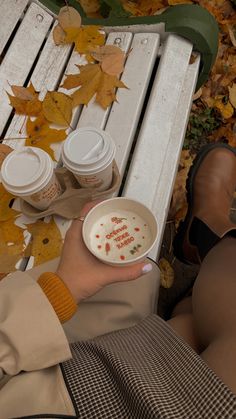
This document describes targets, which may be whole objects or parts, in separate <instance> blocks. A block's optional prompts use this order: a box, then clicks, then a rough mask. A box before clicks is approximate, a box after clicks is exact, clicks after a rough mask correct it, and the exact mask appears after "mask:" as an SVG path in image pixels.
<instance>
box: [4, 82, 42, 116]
mask: <svg viewBox="0 0 236 419" xmlns="http://www.w3.org/2000/svg"><path fill="white" fill-rule="evenodd" d="M11 88H12V91H13V93H14V95H15V96H12V95H10V94H9V93H7V95H8V97H9V99H10V103H11V106H12V107H13V108H15V111H16V113H17V114H21V115H29V116H36V115H38V114H39V113H40V112H41V109H42V102H40V101H39V100H38V93H37V92H36V91H35V89H34V86H33V85H32V83H31V84H30V86H28V87H21V86H15V85H13V86H11Z"/></svg>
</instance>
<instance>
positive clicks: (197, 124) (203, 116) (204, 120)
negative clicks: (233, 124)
mask: <svg viewBox="0 0 236 419" xmlns="http://www.w3.org/2000/svg"><path fill="white" fill-rule="evenodd" d="M220 125H221V118H220V116H219V114H218V113H217V111H215V109H213V108H204V109H199V110H197V111H195V112H194V113H191V115H190V118H189V123H188V129H187V133H186V137H185V141H184V149H190V151H193V152H198V151H199V149H200V148H201V147H202V146H203V145H204V144H207V143H208V140H207V137H208V136H209V135H210V134H211V133H212V132H213V131H214V130H215V129H217V128H218V127H219V126H220Z"/></svg>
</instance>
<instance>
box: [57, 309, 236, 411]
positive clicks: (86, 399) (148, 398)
mask: <svg viewBox="0 0 236 419" xmlns="http://www.w3.org/2000/svg"><path fill="white" fill-rule="evenodd" d="M71 349H72V353H73V360H69V361H67V362H64V363H63V364H62V365H61V368H62V372H63V375H64V379H65V382H66V385H67V388H68V390H69V393H70V395H71V398H72V402H73V404H74V408H75V411H76V417H78V418H81V419H108V418H109V419H118V418H119V419H131V418H132V419H134V418H135V419H152V418H155V419H156V418H161V419H164V418H173V419H185V418H186V419H190V418H193V419H198V418H199V419H202V418H207V419H211V418H212V419H218V418H219V419H231V418H236V396H235V395H234V394H232V393H231V391H230V390H229V389H228V388H227V387H226V386H225V385H224V384H223V383H222V381H221V380H220V379H219V378H218V377H217V376H216V375H215V374H214V372H213V371H211V369H209V367H208V366H207V365H206V364H205V362H204V361H203V360H202V359H201V358H200V356H198V355H197V354H196V353H195V352H194V351H193V350H192V349H191V348H190V347H189V346H188V345H187V344H186V343H185V342H184V341H183V340H182V339H181V338H179V337H178V336H177V335H176V334H175V333H174V332H173V330H172V329H171V328H170V327H169V326H168V324H167V323H165V322H164V321H163V320H162V319H160V318H159V317H158V316H156V315H152V316H150V317H148V318H147V319H145V320H144V321H142V322H141V323H139V324H138V325H137V326H134V327H132V328H129V329H125V330H120V331H118V332H114V333H110V334H107V335H105V336H102V337H98V338H96V339H93V340H90V341H86V342H79V343H76V344H73V345H71Z"/></svg>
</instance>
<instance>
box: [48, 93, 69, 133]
mask: <svg viewBox="0 0 236 419" xmlns="http://www.w3.org/2000/svg"><path fill="white" fill-rule="evenodd" d="M43 114H44V116H45V118H46V119H47V120H48V121H50V122H54V123H55V124H58V125H62V126H69V125H70V121H71V117H72V99H71V97H70V96H67V95H65V94H64V93H60V92H47V94H46V96H45V99H44V101H43Z"/></svg>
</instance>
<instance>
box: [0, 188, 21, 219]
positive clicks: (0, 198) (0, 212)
mask: <svg viewBox="0 0 236 419" xmlns="http://www.w3.org/2000/svg"><path fill="white" fill-rule="evenodd" d="M14 198H15V197H14V196H13V195H12V194H10V193H9V192H8V191H6V189H5V188H4V186H3V184H2V183H0V222H2V221H8V220H10V219H12V218H15V217H16V216H17V215H18V214H19V212H18V211H15V210H14V209H12V208H11V207H10V204H11V202H12V200H13V199H14Z"/></svg>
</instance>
